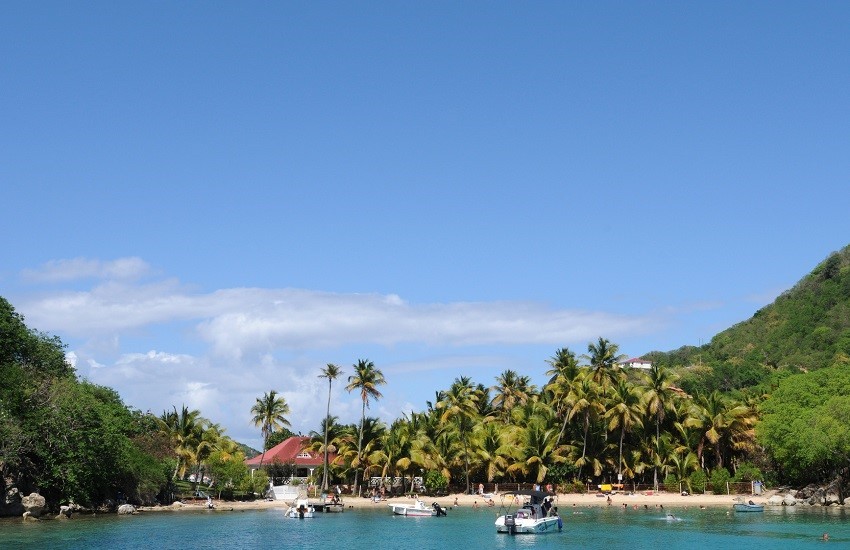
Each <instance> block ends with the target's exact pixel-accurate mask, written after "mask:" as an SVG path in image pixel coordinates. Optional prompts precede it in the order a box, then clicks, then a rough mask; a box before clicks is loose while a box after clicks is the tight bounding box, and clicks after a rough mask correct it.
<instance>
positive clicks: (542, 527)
mask: <svg viewBox="0 0 850 550" xmlns="http://www.w3.org/2000/svg"><path fill="white" fill-rule="evenodd" d="M506 518H507V519H506ZM562 525H563V523H562V522H561V518H559V517H558V516H553V517H546V518H540V519H521V518H510V517H508V516H499V518H498V519H496V532H497V533H506V534H512V535H540V534H544V533H557V532H558V531H560V530H561V526H562Z"/></svg>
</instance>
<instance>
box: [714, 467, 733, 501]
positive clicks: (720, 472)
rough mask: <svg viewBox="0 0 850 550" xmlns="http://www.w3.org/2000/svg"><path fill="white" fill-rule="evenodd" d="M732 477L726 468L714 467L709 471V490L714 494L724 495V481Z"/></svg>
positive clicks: (725, 487)
mask: <svg viewBox="0 0 850 550" xmlns="http://www.w3.org/2000/svg"><path fill="white" fill-rule="evenodd" d="M731 479H732V476H731V475H729V471H728V470H727V469H726V468H715V469H714V470H712V471H711V482H710V483H711V490H712V492H713V493H714V494H715V495H725V494H726V492H727V486H726V483H728V482H729V480H731Z"/></svg>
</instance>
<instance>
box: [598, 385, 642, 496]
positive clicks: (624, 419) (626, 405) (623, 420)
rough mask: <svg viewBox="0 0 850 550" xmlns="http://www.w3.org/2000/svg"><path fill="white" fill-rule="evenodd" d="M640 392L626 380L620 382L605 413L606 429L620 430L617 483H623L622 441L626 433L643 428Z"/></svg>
mask: <svg viewBox="0 0 850 550" xmlns="http://www.w3.org/2000/svg"><path fill="white" fill-rule="evenodd" d="M642 416H643V415H642V407H641V396H640V392H639V391H638V390H637V388H635V387H634V386H632V385H631V384H630V383H629V382H627V381H626V380H620V382H619V383H618V384H617V387H616V388H615V391H614V393H613V394H612V395H611V405H610V407H609V408H608V410H607V411H606V412H605V417H606V418H608V429H609V430H615V429H617V428H620V458H619V461H618V462H617V464H618V467H617V481H619V482H620V483H622V482H623V440H624V439H625V437H626V433H627V432H630V431H632V429H634V428H636V427H637V428H640V427H642V426H643V422H642V421H641V417H642Z"/></svg>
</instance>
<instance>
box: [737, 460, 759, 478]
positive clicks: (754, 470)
mask: <svg viewBox="0 0 850 550" xmlns="http://www.w3.org/2000/svg"><path fill="white" fill-rule="evenodd" d="M762 479H764V476H763V475H762V473H761V470H759V469H758V467H756V465H755V464H752V463H751V462H742V463H741V465H740V466H738V469H737V470H736V471H735V477H734V480H735V481H761V480H762Z"/></svg>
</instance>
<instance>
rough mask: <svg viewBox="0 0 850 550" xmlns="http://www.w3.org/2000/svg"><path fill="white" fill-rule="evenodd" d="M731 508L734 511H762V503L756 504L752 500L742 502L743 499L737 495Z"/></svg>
mask: <svg viewBox="0 0 850 550" xmlns="http://www.w3.org/2000/svg"><path fill="white" fill-rule="evenodd" d="M732 509H733V510H735V511H736V512H764V504H756V503H755V502H753V501H752V500H751V501H749V502H744V499H742V498H740V497H738V498H736V499H735V504H733V505H732Z"/></svg>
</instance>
